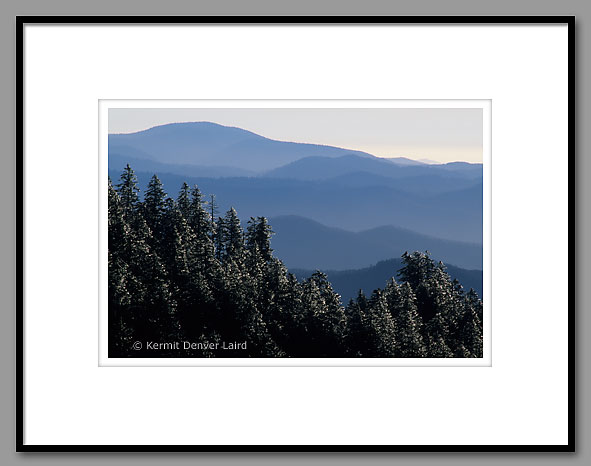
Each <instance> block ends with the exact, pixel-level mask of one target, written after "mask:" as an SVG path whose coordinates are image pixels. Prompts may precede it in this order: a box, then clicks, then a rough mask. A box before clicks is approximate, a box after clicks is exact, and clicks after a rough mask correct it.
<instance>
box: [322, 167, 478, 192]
mask: <svg viewBox="0 0 591 466" xmlns="http://www.w3.org/2000/svg"><path fill="white" fill-rule="evenodd" d="M328 182H330V183H333V184H335V185H340V186H346V187H357V188H363V187H369V186H388V187H390V188H394V189H396V190H399V191H404V192H407V193H415V194H419V195H427V196H431V195H434V194H441V193H445V192H449V191H458V190H460V189H467V188H471V187H474V186H477V185H479V184H480V183H481V182H480V180H474V179H472V178H456V177H453V178H452V177H446V176H441V175H424V176H409V177H406V178H390V177H388V176H382V175H377V174H373V173H368V172H363V171H362V172H351V173H346V174H344V175H339V176H335V177H334V178H329V179H328Z"/></svg>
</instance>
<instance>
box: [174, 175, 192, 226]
mask: <svg viewBox="0 0 591 466" xmlns="http://www.w3.org/2000/svg"><path fill="white" fill-rule="evenodd" d="M190 192H191V191H190V189H189V185H188V184H187V183H183V185H182V186H181V190H180V191H179V195H178V197H177V200H176V203H177V205H178V207H179V210H180V212H181V214H182V215H183V217H185V220H187V221H189V219H190V216H191V198H190Z"/></svg>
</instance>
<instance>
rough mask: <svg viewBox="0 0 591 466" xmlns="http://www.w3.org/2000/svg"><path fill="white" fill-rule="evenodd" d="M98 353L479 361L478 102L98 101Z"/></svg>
mask: <svg viewBox="0 0 591 466" xmlns="http://www.w3.org/2000/svg"><path fill="white" fill-rule="evenodd" d="M104 182H105V183H108V357H109V358H482V357H483V302H482V289H483V109H482V108H461V107H454V108H442V107H438V108H424V107H423V108H403V107H397V108H383V107H382V108H109V109H108V180H104Z"/></svg>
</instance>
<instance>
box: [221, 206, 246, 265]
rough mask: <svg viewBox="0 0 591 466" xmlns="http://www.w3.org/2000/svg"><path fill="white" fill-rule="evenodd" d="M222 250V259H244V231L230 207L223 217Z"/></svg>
mask: <svg viewBox="0 0 591 466" xmlns="http://www.w3.org/2000/svg"><path fill="white" fill-rule="evenodd" d="M223 225H224V228H225V230H224V252H223V256H222V260H223V261H224V263H227V262H228V261H230V260H233V261H235V262H237V263H241V262H242V261H243V260H244V231H243V230H242V225H240V219H239V218H238V214H237V212H236V210H235V209H234V208H233V207H232V208H231V209H230V210H228V212H226V216H225V217H224V222H223Z"/></svg>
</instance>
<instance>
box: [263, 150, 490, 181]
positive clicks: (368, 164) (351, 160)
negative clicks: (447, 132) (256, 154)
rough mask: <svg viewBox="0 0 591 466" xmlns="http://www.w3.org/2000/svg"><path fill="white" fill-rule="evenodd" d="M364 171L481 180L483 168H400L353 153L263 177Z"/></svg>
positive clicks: (464, 165)
mask: <svg viewBox="0 0 591 466" xmlns="http://www.w3.org/2000/svg"><path fill="white" fill-rule="evenodd" d="M356 172H364V173H371V174H374V175H379V176H381V177H385V178H393V179H401V178H408V177H413V178H418V177H420V176H431V177H432V176H437V175H438V176H440V177H447V178H451V179H458V178H460V179H469V180H472V181H474V180H480V179H482V165H480V164H470V163H465V162H454V163H453V164H440V165H427V164H416V165H407V164H404V165H401V164H397V163H392V161H391V159H380V158H377V157H374V158H367V157H359V156H358V155H354V154H347V155H342V156H339V157H332V158H328V157H304V158H301V159H299V160H296V161H295V162H291V163H289V164H287V165H284V166H282V167H279V168H276V169H274V170H271V171H269V172H267V173H266V174H265V176H268V177H272V178H290V179H298V180H323V179H328V178H334V177H335V176H342V175H346V174H349V173H356Z"/></svg>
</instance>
